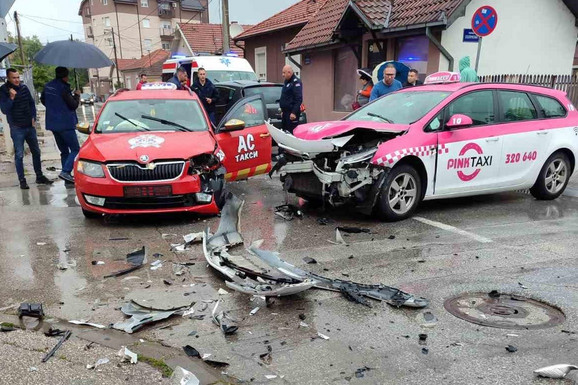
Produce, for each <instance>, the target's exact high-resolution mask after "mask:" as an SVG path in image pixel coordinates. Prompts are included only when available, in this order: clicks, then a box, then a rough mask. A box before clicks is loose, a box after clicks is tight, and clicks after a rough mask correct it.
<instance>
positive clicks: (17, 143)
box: [10, 127, 42, 181]
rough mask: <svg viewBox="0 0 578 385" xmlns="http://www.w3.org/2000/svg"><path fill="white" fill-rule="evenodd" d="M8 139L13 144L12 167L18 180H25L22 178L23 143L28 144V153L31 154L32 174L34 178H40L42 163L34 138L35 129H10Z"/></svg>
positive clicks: (35, 138) (38, 147) (36, 141)
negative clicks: (14, 168) (9, 138)
mask: <svg viewBox="0 0 578 385" xmlns="http://www.w3.org/2000/svg"><path fill="white" fill-rule="evenodd" d="M10 137H11V138H12V141H13V142H14V165H15V166H16V174H18V179H19V180H21V181H22V180H24V179H26V178H25V176H24V161H23V160H24V142H26V143H27V144H28V147H29V148H30V152H31V153H32V163H33V164H34V172H35V173H36V177H37V178H38V177H41V176H42V163H41V161H40V146H38V138H37V137H36V129H35V128H34V127H27V128H19V127H10Z"/></svg>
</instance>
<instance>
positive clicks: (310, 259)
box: [303, 257, 317, 265]
mask: <svg viewBox="0 0 578 385" xmlns="http://www.w3.org/2000/svg"><path fill="white" fill-rule="evenodd" d="M303 262H305V263H307V264H309V265H312V264H316V263H317V261H316V260H315V258H311V257H303Z"/></svg>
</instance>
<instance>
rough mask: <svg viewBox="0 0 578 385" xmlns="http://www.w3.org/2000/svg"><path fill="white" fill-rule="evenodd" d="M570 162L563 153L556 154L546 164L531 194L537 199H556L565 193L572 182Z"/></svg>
mask: <svg viewBox="0 0 578 385" xmlns="http://www.w3.org/2000/svg"><path fill="white" fill-rule="evenodd" d="M570 170H571V166H570V160H569V159H568V156H566V154H564V153H563V152H556V153H554V154H552V156H550V157H549V158H548V160H547V161H546V162H545V163H544V166H543V167H542V170H540V174H539V175H538V180H536V183H535V184H534V186H532V188H531V189H530V192H531V193H532V195H533V196H534V198H536V199H540V200H552V199H556V198H558V197H559V196H560V194H562V193H563V192H564V190H565V189H566V186H567V185H568V182H569V181H570V172H571V171H570Z"/></svg>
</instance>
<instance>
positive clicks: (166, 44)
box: [162, 42, 171, 50]
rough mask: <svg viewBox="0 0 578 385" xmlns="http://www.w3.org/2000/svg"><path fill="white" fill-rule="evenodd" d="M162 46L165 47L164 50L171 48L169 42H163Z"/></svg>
mask: <svg viewBox="0 0 578 385" xmlns="http://www.w3.org/2000/svg"><path fill="white" fill-rule="evenodd" d="M162 46H163V49H166V50H170V49H171V44H170V43H167V42H163V44H162Z"/></svg>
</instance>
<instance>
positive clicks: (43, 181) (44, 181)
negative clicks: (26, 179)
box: [36, 175, 54, 184]
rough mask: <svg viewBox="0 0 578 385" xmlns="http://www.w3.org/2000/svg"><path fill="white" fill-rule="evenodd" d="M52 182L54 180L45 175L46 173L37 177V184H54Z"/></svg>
mask: <svg viewBox="0 0 578 385" xmlns="http://www.w3.org/2000/svg"><path fill="white" fill-rule="evenodd" d="M52 183H54V182H53V181H51V180H50V179H48V178H47V177H45V176H44V175H41V176H39V177H37V178H36V184H52Z"/></svg>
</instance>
